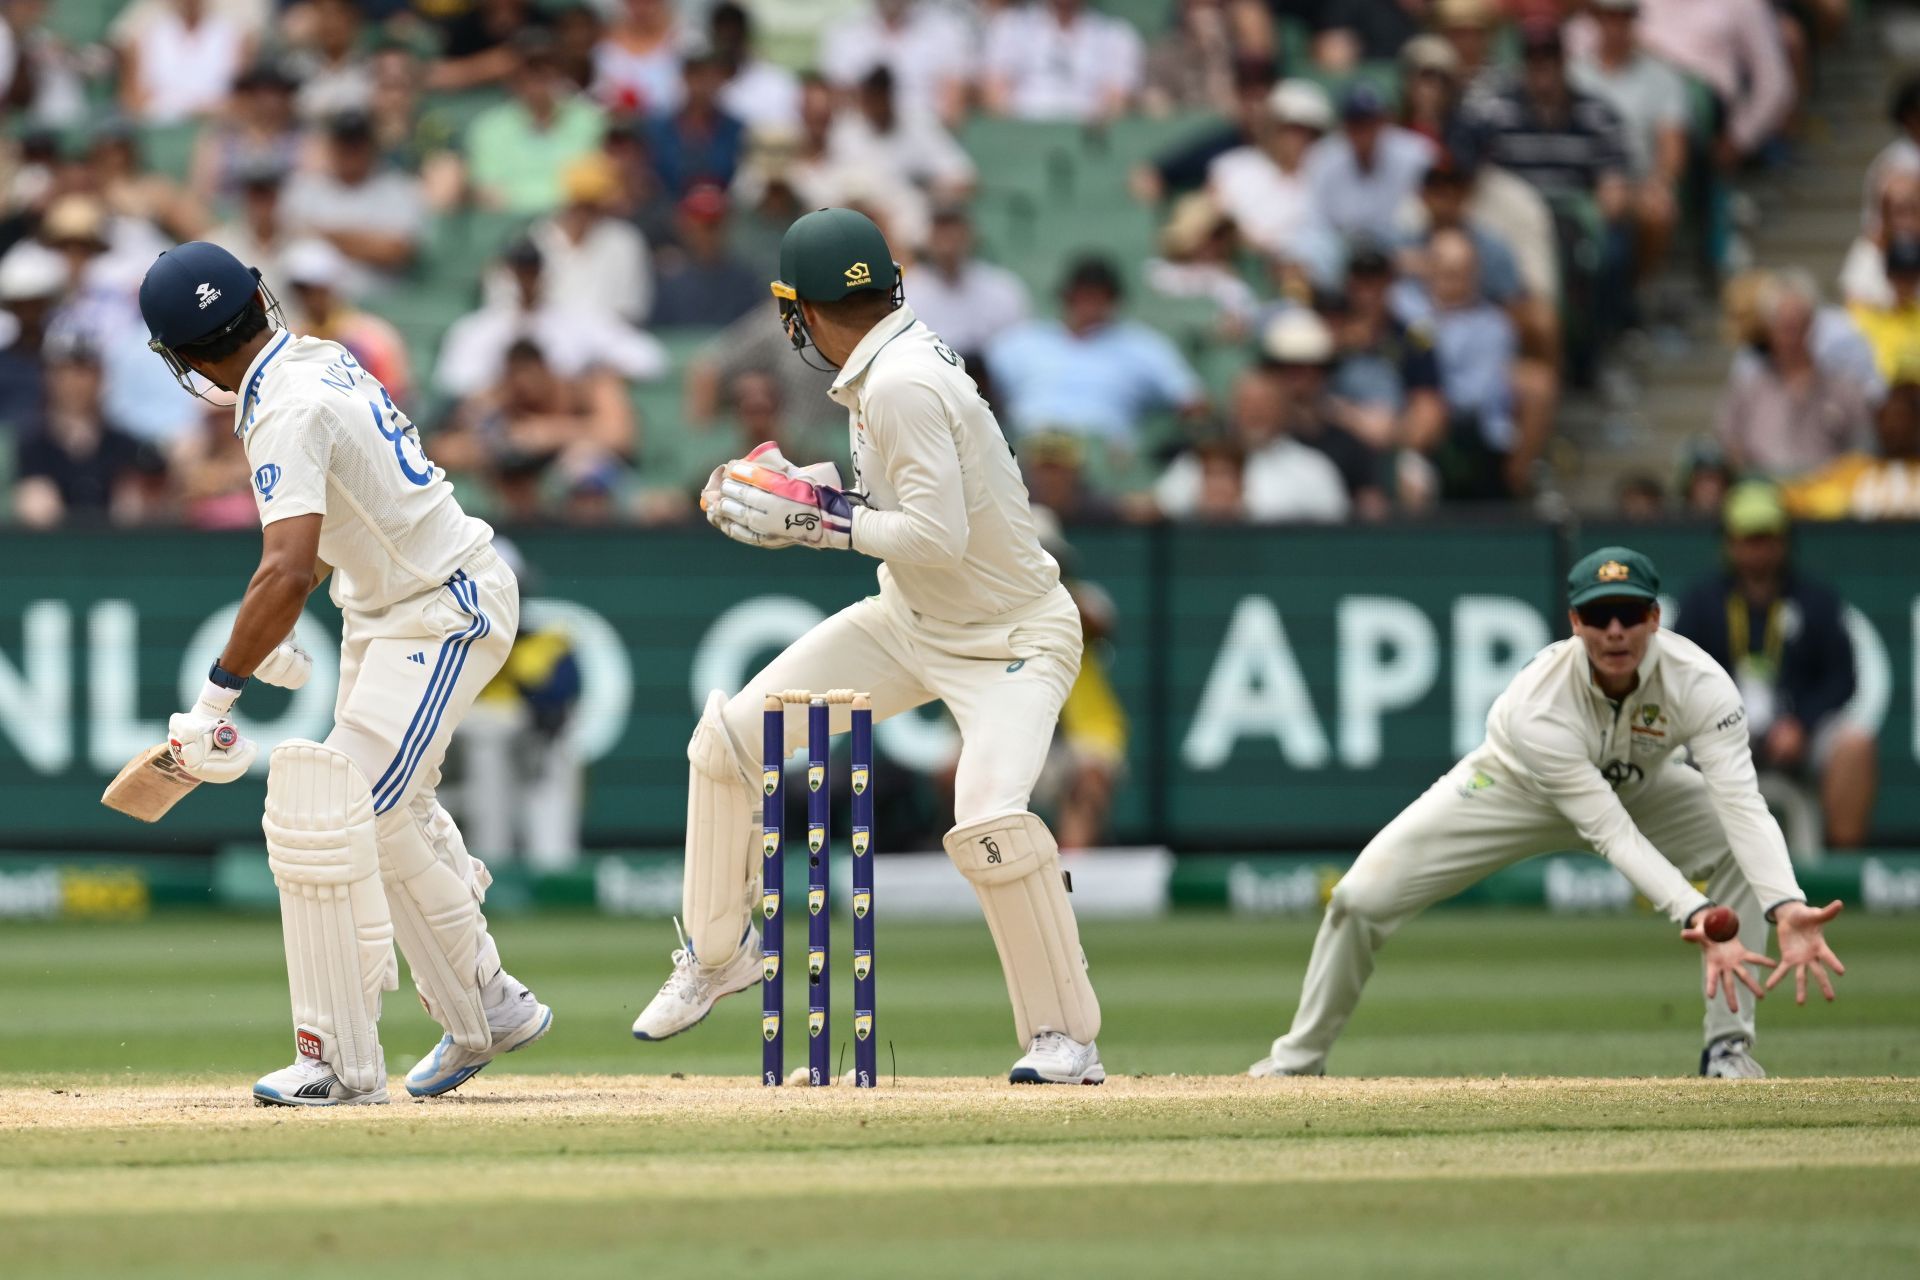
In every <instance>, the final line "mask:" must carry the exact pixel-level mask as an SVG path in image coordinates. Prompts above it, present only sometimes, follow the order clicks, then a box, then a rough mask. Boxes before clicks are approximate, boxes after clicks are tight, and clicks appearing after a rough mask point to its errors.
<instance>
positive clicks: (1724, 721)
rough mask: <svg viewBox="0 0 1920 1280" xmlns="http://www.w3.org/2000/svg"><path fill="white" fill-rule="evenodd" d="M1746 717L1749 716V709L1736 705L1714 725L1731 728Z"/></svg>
mask: <svg viewBox="0 0 1920 1280" xmlns="http://www.w3.org/2000/svg"><path fill="white" fill-rule="evenodd" d="M1746 718H1747V709H1746V708H1745V707H1735V708H1734V709H1733V710H1732V711H1729V712H1728V713H1727V714H1726V715H1724V716H1721V717H1720V722H1719V723H1718V724H1716V725H1714V726H1713V727H1714V728H1716V729H1731V728H1733V726H1735V725H1737V724H1739V723H1740V722H1741V721H1742V720H1745V719H1746Z"/></svg>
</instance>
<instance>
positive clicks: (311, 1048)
mask: <svg viewBox="0 0 1920 1280" xmlns="http://www.w3.org/2000/svg"><path fill="white" fill-rule="evenodd" d="M293 1044H294V1048H295V1049H296V1050H297V1051H298V1055H299V1056H297V1057H295V1058H294V1060H293V1064H292V1065H291V1066H286V1067H282V1068H280V1069H279V1070H278V1071H269V1072H268V1073H267V1074H266V1075H264V1076H261V1077H260V1078H259V1079H258V1080H257V1081H255V1082H254V1085H253V1105H255V1106H256V1107H357V1106H371V1105H375V1104H378V1103H382V1102H385V1101H386V1100H387V1086H386V1079H387V1055H386V1052H385V1051H384V1050H382V1051H381V1054H380V1081H381V1084H380V1087H379V1088H378V1089H372V1090H369V1091H367V1092H364V1093H363V1092H361V1091H360V1090H358V1089H350V1088H348V1087H347V1086H346V1085H345V1084H343V1083H341V1080H340V1077H339V1076H338V1075H336V1074H334V1070H333V1068H332V1067H330V1066H328V1065H327V1059H326V1037H325V1036H323V1035H322V1034H321V1033H320V1032H319V1031H318V1030H317V1029H315V1028H313V1027H307V1026H301V1027H296V1028H294V1033H293Z"/></svg>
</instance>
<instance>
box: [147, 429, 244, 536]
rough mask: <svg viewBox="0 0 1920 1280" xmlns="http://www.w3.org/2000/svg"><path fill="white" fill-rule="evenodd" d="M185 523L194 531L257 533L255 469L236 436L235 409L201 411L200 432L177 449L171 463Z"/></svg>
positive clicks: (183, 438)
mask: <svg viewBox="0 0 1920 1280" xmlns="http://www.w3.org/2000/svg"><path fill="white" fill-rule="evenodd" d="M168 469H169V471H170V472H171V473H172V476H173V489H174V495H175V496H176V497H177V498H178V499H179V503H180V517H181V519H182V520H183V521H185V522H186V524H187V525H188V526H190V527H192V528H195V529H254V528H258V527H259V524H260V515H259V511H258V509H257V508H255V506H254V498H253V464H252V463H250V462H248V461H247V446H246V442H245V441H243V440H241V439H240V437H239V436H238V435H236V434H234V430H233V407H232V406H231V405H220V404H208V405H203V406H202V407H201V409H200V418H199V423H198V429H197V430H194V431H190V432H188V433H187V434H186V435H184V436H182V437H181V438H180V439H179V441H178V442H176V443H175V445H174V447H173V449H172V452H171V456H170V457H169V460H168Z"/></svg>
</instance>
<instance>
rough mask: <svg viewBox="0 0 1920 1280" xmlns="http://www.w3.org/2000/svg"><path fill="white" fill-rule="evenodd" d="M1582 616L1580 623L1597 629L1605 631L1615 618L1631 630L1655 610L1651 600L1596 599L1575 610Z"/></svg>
mask: <svg viewBox="0 0 1920 1280" xmlns="http://www.w3.org/2000/svg"><path fill="white" fill-rule="evenodd" d="M1574 612H1575V613H1576V614H1578V615H1579V616H1580V625H1581V626H1584V627H1592V628H1593V629H1594V630H1595V631H1605V630H1606V629H1607V628H1608V627H1609V626H1611V625H1612V624H1613V622H1614V620H1615V619H1618V620H1619V622H1620V625H1621V626H1623V627H1626V628H1628V629H1629V630H1631V629H1632V628H1634V627H1637V626H1639V625H1640V624H1641V623H1643V622H1645V621H1646V620H1647V615H1648V614H1650V613H1652V612H1653V601H1651V600H1595V601H1594V602H1593V603H1592V604H1583V605H1581V606H1579V607H1578V608H1576V609H1575V610H1574Z"/></svg>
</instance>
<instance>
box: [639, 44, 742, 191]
mask: <svg viewBox="0 0 1920 1280" xmlns="http://www.w3.org/2000/svg"><path fill="white" fill-rule="evenodd" d="M683 70H684V72H685V77H686V92H685V95H684V97H683V98H682V100H681V104H680V106H679V108H678V109H677V110H675V111H672V112H670V113H664V114H661V115H658V116H656V117H655V118H654V120H653V122H652V124H651V125H650V126H649V128H648V133H647V148H648V151H649V152H650V153H651V154H652V156H653V168H654V172H655V173H657V174H659V175H660V185H661V186H662V187H663V188H665V189H666V190H667V192H668V193H670V194H672V195H675V196H682V195H685V194H686V193H687V192H688V191H690V190H692V189H693V188H694V187H695V186H696V185H699V184H702V183H712V184H714V185H717V186H719V187H722V188H724V187H726V186H727V185H728V184H729V183H731V182H732V181H733V174H734V170H736V169H738V168H739V167H740V155H741V151H742V149H743V148H744V146H745V144H746V130H745V129H744V128H742V127H741V124H740V122H739V121H738V120H736V119H734V118H733V117H732V116H730V115H728V114H727V113H726V112H725V111H724V110H722V109H721V107H720V90H721V87H722V85H723V84H724V76H725V74H726V73H725V72H724V71H722V70H721V68H720V64H719V62H717V61H716V60H715V59H714V57H713V55H712V54H708V53H695V54H689V55H688V56H687V60H686V62H685V63H684V64H683Z"/></svg>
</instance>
